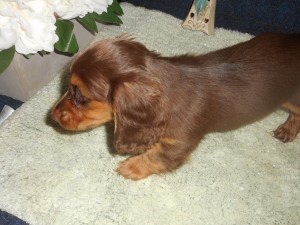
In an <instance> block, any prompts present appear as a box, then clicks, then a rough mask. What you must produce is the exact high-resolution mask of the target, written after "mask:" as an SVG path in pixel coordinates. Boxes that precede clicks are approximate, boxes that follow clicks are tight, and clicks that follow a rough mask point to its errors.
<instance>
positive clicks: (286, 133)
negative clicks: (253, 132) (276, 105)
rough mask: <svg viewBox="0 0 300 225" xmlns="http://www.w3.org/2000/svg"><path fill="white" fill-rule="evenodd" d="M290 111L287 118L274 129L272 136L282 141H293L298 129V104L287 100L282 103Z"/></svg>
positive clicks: (299, 129)
mask: <svg viewBox="0 0 300 225" xmlns="http://www.w3.org/2000/svg"><path fill="white" fill-rule="evenodd" d="M282 107H283V108H285V109H287V110H289V111H290V115H289V117H288V119H287V120H286V121H285V123H283V124H282V125H280V126H279V127H278V128H277V129H276V130H275V131H274V137H276V138H277V139H279V140H280V141H282V142H290V141H293V140H294V139H295V138H296V136H297V134H298V133H299V131H300V106H296V105H293V104H292V103H290V102H287V103H285V104H283V105H282Z"/></svg>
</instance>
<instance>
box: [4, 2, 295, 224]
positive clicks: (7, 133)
mask: <svg viewBox="0 0 300 225" xmlns="http://www.w3.org/2000/svg"><path fill="white" fill-rule="evenodd" d="M123 8H124V11H125V16H124V17H123V22H124V25H122V26H120V27H118V26H103V28H102V29H101V31H100V33H99V35H98V36H97V38H96V39H103V38H106V37H113V36H117V35H119V34H122V33H130V34H133V35H134V36H135V37H136V38H137V40H139V41H141V42H143V43H144V44H146V45H147V46H148V47H149V48H150V49H152V50H156V51H158V52H161V53H162V54H163V55H175V54H182V53H187V52H189V53H205V52H208V51H211V50H215V49H218V48H221V47H225V46H229V45H232V44H234V43H238V42H241V41H245V40H248V39H249V38H250V35H247V34H242V33H238V32H232V31H228V30H224V29H217V30H216V34H215V35H214V36H207V35H205V34H203V33H201V32H192V31H189V30H184V29H182V28H181V26H180V23H181V20H178V19H175V18H174V17H172V16H169V15H166V14H164V13H161V12H156V11H150V10H146V9H143V8H137V7H133V6H131V5H129V4H123ZM140 18H142V19H140ZM67 79H68V75H67V74H65V73H61V74H58V75H57V77H56V78H55V79H54V80H53V81H52V82H51V83H50V84H49V85H47V86H45V87H44V88H43V89H42V90H40V91H39V92H38V94H37V95H35V96H34V97H33V98H32V99H31V100H29V101H28V102H26V103H24V104H23V106H22V107H20V108H19V109H17V111H16V112H15V113H14V114H13V115H12V116H11V117H10V118H9V119H8V120H7V121H6V122H5V123H4V124H3V125H2V126H1V129H0V143H1V147H0V196H1V197H0V209H2V210H5V211H7V212H8V213H11V214H14V215H16V216H17V217H19V218H21V219H23V220H25V221H26V222H28V223H29V224H33V225H35V224H36V225H43V224H47V225H48V224H49V225H69V224H70V225H77V224H78V225H81V224H101V225H102V224H105V225H109V224H122V225H123V224H133V225H135V224H136V225H141V224H147V225H148V224H157V225H160V224H161V225H166V224H168V225H169V224H170V225H173V224H174V225H177V224H178V225H182V224H205V225H209V224H211V225H218V224H226V225H230V224H262V225H268V224H270V225H271V224H272V225H273V224H282V225H287V224H297V223H298V222H299V221H300V183H299V180H300V166H299V162H300V138H299V137H298V139H297V140H296V141H295V142H293V143H289V144H283V143H280V142H279V141H277V140H276V139H274V138H273V137H272V130H274V129H275V128H276V127H277V126H278V125H279V124H280V123H282V122H283V121H285V119H286V117H287V114H286V113H285V112H283V111H277V112H275V113H273V114H272V115H270V116H269V117H267V118H265V119H264V120H262V121H260V122H257V123H255V124H252V125H249V126H246V127H244V128H242V129H239V130H236V131H233V132H227V133H213V134H210V135H208V136H207V137H206V138H205V139H204V140H203V141H202V143H201V144H200V145H199V147H198V148H197V150H196V151H195V152H194V153H193V155H192V157H191V159H190V161H189V162H188V163H187V164H186V165H184V166H183V167H181V168H180V169H178V170H177V171H176V172H174V173H172V174H166V175H162V176H152V177H150V178H148V179H146V180H142V181H139V182H133V181H129V180H125V179H124V178H122V177H120V176H118V175H117V174H116V173H115V172H114V169H115V168H116V167H117V165H118V163H119V162H120V161H122V160H124V159H125V158H124V157H122V156H116V155H112V154H111V152H112V147H111V146H112V145H111V143H112V138H113V132H112V131H113V127H112V125H107V126H103V127H100V128H97V129H93V130H90V131H88V132H82V133H68V132H65V131H63V130H61V129H60V128H59V127H57V126H56V125H55V124H54V123H52V122H51V120H50V119H49V110H50V109H51V107H52V105H53V104H54V103H55V102H56V100H57V99H58V98H59V96H60V95H61V94H62V93H63V92H64V91H65V90H66V84H67Z"/></svg>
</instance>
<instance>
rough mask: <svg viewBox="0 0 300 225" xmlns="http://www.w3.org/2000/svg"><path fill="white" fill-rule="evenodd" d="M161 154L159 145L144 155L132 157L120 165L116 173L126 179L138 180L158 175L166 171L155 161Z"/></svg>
mask: <svg viewBox="0 0 300 225" xmlns="http://www.w3.org/2000/svg"><path fill="white" fill-rule="evenodd" d="M160 152H161V146H160V144H156V145H154V146H153V147H152V148H151V149H149V150H147V151H146V152H145V153H143V154H141V155H138V156H133V157H130V158H128V159H127V160H125V161H123V162H121V163H120V165H119V167H118V168H117V172H118V173H119V174H120V175H122V176H123V177H125V178H126V179H132V180H140V179H143V178H146V177H148V176H150V175H152V174H160V173H163V172H165V171H166V170H167V168H166V166H165V165H164V164H163V163H162V162H161V161H160V160H156V159H157V158H158V155H159V153H160Z"/></svg>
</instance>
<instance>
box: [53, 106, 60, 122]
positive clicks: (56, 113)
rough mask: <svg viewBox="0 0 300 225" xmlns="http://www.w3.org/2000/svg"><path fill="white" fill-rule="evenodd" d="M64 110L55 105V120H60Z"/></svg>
mask: <svg viewBox="0 0 300 225" xmlns="http://www.w3.org/2000/svg"><path fill="white" fill-rule="evenodd" d="M61 115H62V112H61V110H60V109H59V108H58V107H55V108H54V109H53V111H52V112H51V117H52V119H53V120H54V121H56V122H59V121H60V118H61Z"/></svg>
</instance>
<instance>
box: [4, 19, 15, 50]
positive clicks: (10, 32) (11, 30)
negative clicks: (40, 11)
mask: <svg viewBox="0 0 300 225" xmlns="http://www.w3.org/2000/svg"><path fill="white" fill-rule="evenodd" d="M16 27H17V22H16V20H9V19H8V18H7V17H3V16H1V15H0V51H2V50H5V49H8V48H10V47H12V46H13V45H14V44H15V43H16V41H17V30H16Z"/></svg>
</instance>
